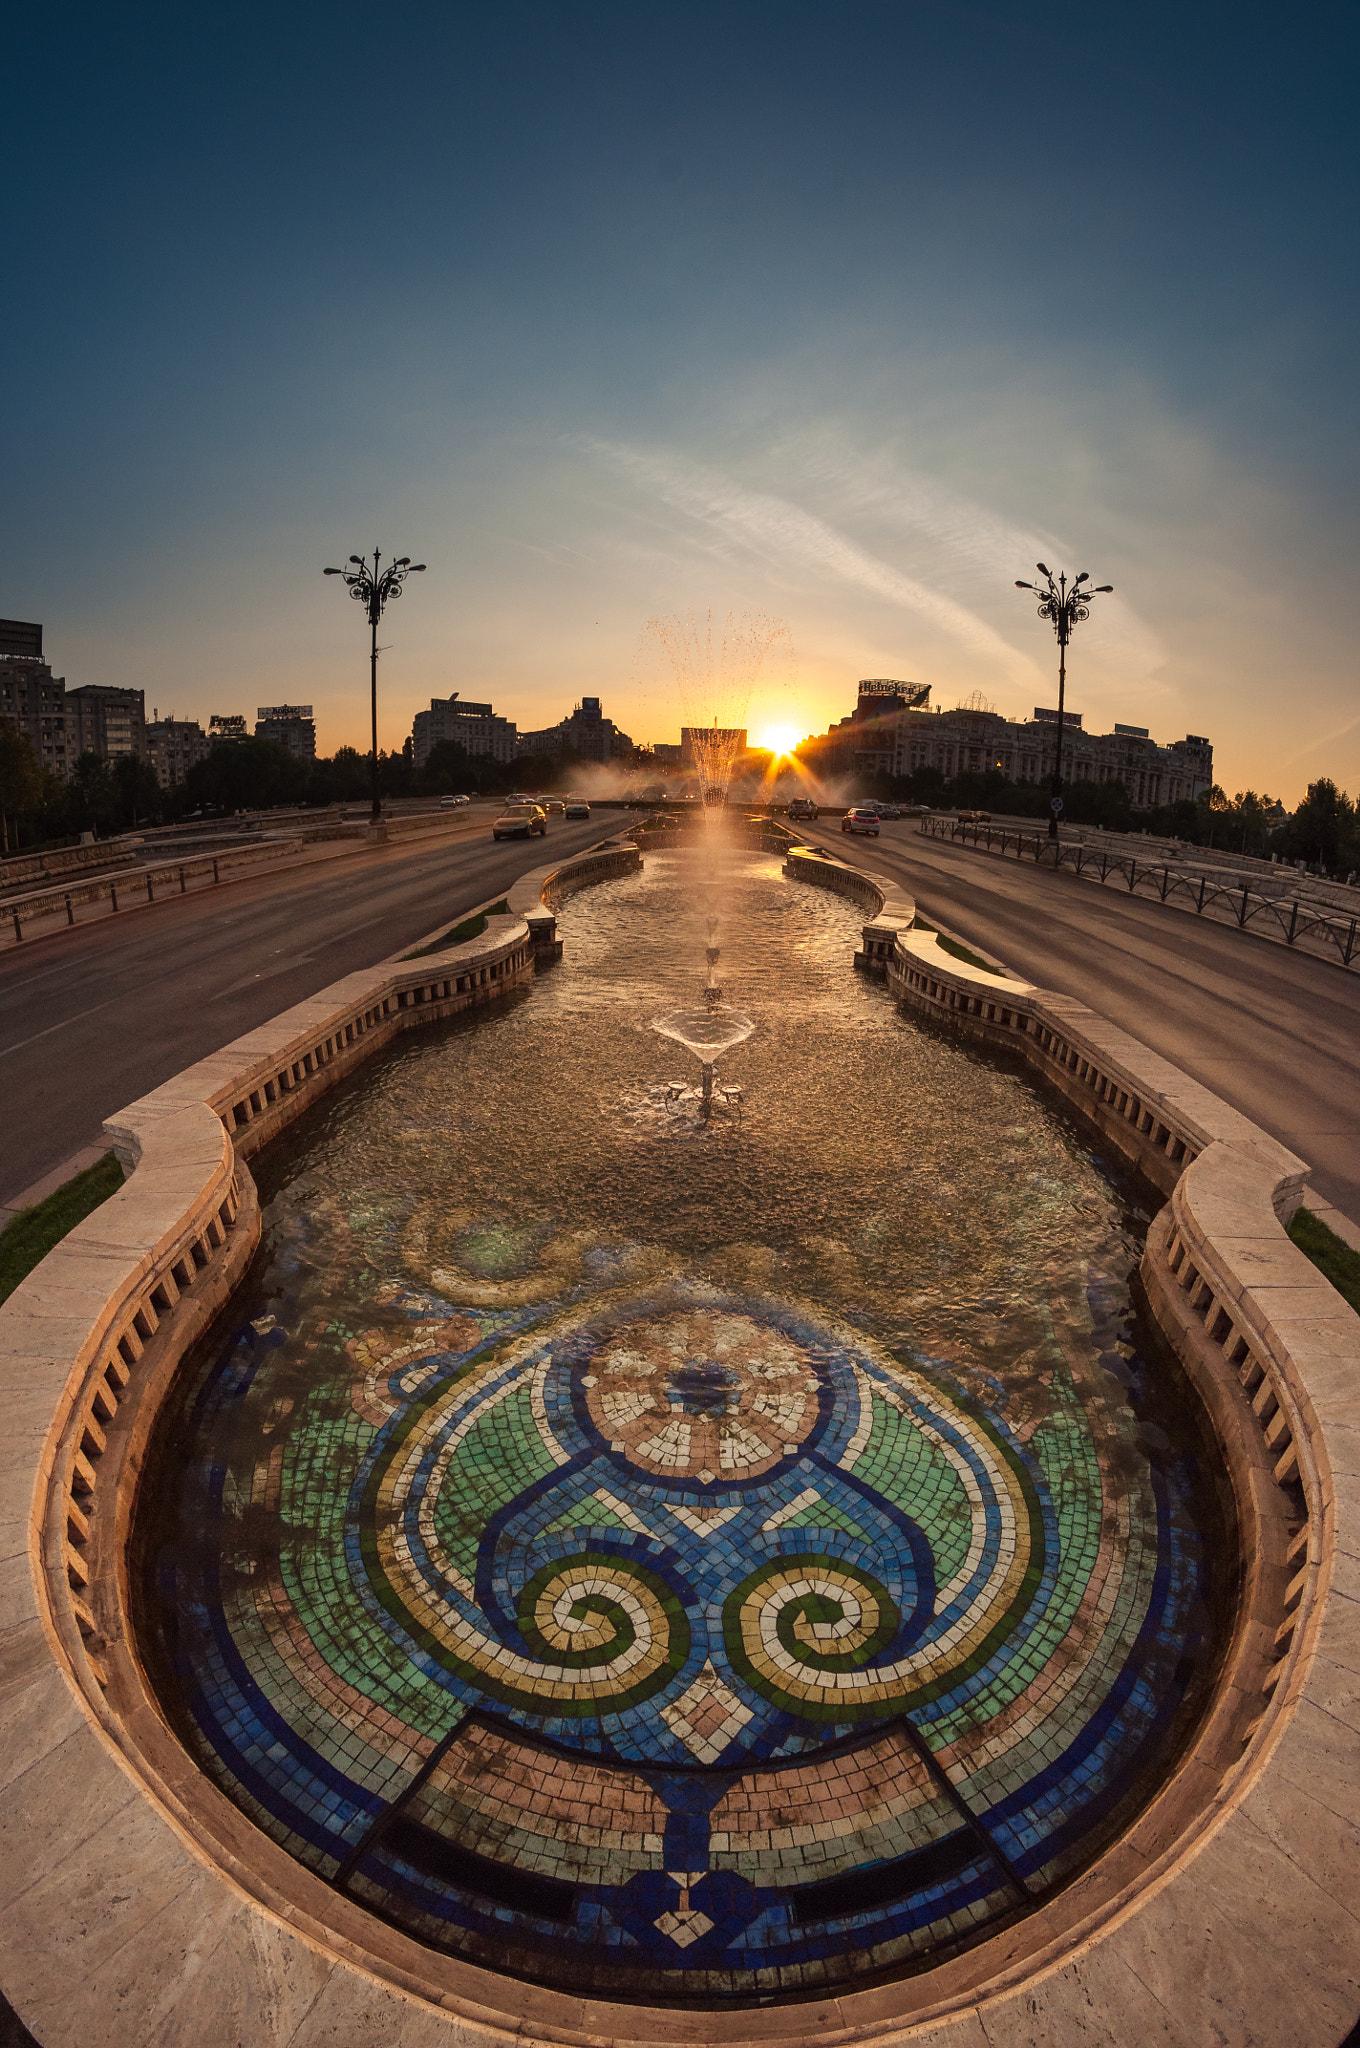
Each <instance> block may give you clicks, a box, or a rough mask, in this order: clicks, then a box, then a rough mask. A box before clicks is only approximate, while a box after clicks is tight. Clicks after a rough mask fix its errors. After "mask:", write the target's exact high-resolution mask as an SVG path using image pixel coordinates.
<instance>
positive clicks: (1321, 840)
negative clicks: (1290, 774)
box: [1285, 775, 1360, 874]
mask: <svg viewBox="0 0 1360 2048" xmlns="http://www.w3.org/2000/svg"><path fill="white" fill-rule="evenodd" d="M1285 845H1286V850H1287V851H1288V852H1290V853H1292V854H1293V855H1294V856H1295V857H1296V858H1297V857H1301V858H1302V859H1304V860H1306V861H1316V862H1317V863H1318V864H1319V866H1321V867H1325V868H1328V869H1330V870H1331V872H1332V873H1333V874H1341V873H1344V872H1345V871H1346V870H1347V869H1348V868H1353V867H1355V866H1356V864H1357V859H1360V854H1358V853H1357V833H1356V812H1355V805H1354V804H1353V803H1352V802H1351V799H1350V798H1349V797H1348V796H1347V795H1346V792H1345V790H1344V789H1338V788H1337V786H1336V784H1335V783H1334V782H1333V781H1332V779H1331V777H1330V776H1329V775H1324V776H1323V777H1322V778H1321V780H1320V781H1318V782H1310V783H1309V785H1308V794H1307V796H1305V798H1304V800H1303V802H1302V803H1301V804H1300V805H1299V807H1298V809H1297V810H1296V811H1295V813H1294V815H1293V817H1292V819H1291V820H1290V822H1289V827H1288V831H1287V834H1286V837H1285Z"/></svg>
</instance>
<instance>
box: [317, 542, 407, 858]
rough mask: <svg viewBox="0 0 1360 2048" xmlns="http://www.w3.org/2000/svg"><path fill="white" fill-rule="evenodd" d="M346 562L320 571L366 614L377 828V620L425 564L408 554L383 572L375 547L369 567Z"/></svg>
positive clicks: (358, 560)
mask: <svg viewBox="0 0 1360 2048" xmlns="http://www.w3.org/2000/svg"><path fill="white" fill-rule="evenodd" d="M349 559H350V563H351V565H352V566H351V567H349V568H346V569H323V570H322V572H321V573H322V575H323V576H343V577H344V579H345V582H346V583H347V585H348V586H349V594H350V596H351V597H352V598H354V599H355V601H356V602H357V603H359V604H361V605H362V606H363V607H364V609H365V611H366V612H367V613H368V623H369V626H370V627H371V629H372V647H371V652H370V657H369V659H370V676H371V689H372V708H373V760H372V766H373V823H374V824H375V825H376V824H377V822H378V820H379V818H380V817H381V816H382V804H381V802H380V800H379V797H378V621H379V619H380V618H381V617H382V615H383V609H384V607H385V606H386V605H387V604H388V603H389V601H390V600H391V599H393V598H397V597H400V596H401V587H402V585H403V583H405V581H406V579H407V577H408V576H422V575H423V574H424V573H425V564H424V563H423V562H413V561H412V560H411V557H410V556H409V555H399V556H398V557H397V559H396V561H395V562H389V563H388V565H387V567H386V568H385V569H384V568H382V566H381V565H382V556H381V555H380V554H379V553H378V550H377V549H376V548H374V550H373V562H372V566H371V567H370V565H369V563H368V562H367V561H366V560H365V559H364V557H363V556H362V555H351V556H350V558H349Z"/></svg>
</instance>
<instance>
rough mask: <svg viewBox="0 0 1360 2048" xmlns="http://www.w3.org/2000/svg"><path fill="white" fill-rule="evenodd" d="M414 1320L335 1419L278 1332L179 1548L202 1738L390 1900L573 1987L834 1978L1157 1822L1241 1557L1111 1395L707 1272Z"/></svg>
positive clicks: (239, 1392)
mask: <svg viewBox="0 0 1360 2048" xmlns="http://www.w3.org/2000/svg"><path fill="white" fill-rule="evenodd" d="M402 1312H403V1313H404V1314H405V1315H406V1316H407V1317H408V1318H409V1320H410V1331H409V1333H408V1334H407V1335H406V1336H404V1337H401V1338H400V1341H398V1339H397V1337H395V1336H393V1335H390V1334H389V1335H383V1334H381V1333H379V1332H376V1331H375V1332H372V1333H368V1334H363V1333H360V1334H357V1335H355V1336H352V1337H350V1338H348V1339H347V1340H345V1343H344V1351H343V1359H344V1375H343V1381H342V1385H343V1403H342V1405H340V1406H338V1407H337V1406H336V1405H335V1404H334V1403H332V1404H331V1405H330V1406H328V1404H327V1402H326V1401H324V1400H320V1399H317V1398H315V1397H313V1398H312V1399H311V1400H310V1401H304V1404H303V1412H302V1413H301V1414H299V1415H297V1416H296V1417H294V1416H293V1399H292V1397H291V1396H289V1395H288V1394H286V1393H285V1392H283V1387H284V1385H285V1382H286V1379H287V1358H288V1344H287V1340H286V1338H285V1337H284V1333H283V1332H281V1331H278V1330H268V1331H266V1332H263V1333H261V1332H260V1331H259V1330H257V1329H254V1328H251V1329H248V1330H246V1331H244V1332H242V1333H241V1336H240V1338H239V1339H238V1341H237V1343H236V1344H235V1345H234V1346H233V1347H232V1348H231V1349H230V1350H229V1351H228V1353H227V1354H226V1356H225V1357H224V1359H223V1360H222V1362H221V1364H220V1365H219V1367H218V1368H217V1369H216V1370H215V1372H213V1373H211V1374H209V1375H208V1377H207V1379H206V1380H205V1384H204V1388H203V1391H202V1394H201V1396H200V1404H199V1413H198V1415H197V1417H196V1418H195V1429H196V1433H197V1436H198V1438H199V1440H200V1441H204V1442H207V1443H213V1444H215V1446H216V1447H215V1449H214V1450H213V1453H212V1455H211V1456H209V1457H208V1458H207V1459H205V1462H204V1464H203V1465H202V1467H201V1468H200V1471H199V1480H198V1489H199V1490H198V1496H197V1499H196V1502H195V1503H194V1513H195V1515H196V1516H197V1518H198V1524H197V1525H198V1526H201V1529H202V1541H201V1545H200V1547H199V1548H198V1549H197V1550H196V1551H186V1550H184V1549H180V1550H179V1551H175V1550H174V1549H173V1548H170V1549H167V1550H166V1551H164V1552H163V1554H162V1558H161V1579H160V1587H161V1595H162V1598H163V1600H164V1602H165V1604H166V1607H167V1609H168V1610H171V1611H173V1613H174V1617H175V1626H176V1630H177V1635H176V1648H175V1660H176V1670H177V1674H178V1685H179V1691H180V1697H181V1700H182V1701H183V1702H184V1703H185V1705H184V1708H183V1710H182V1711H183V1713H184V1715H185V1717H186V1718H187V1721H188V1723H189V1724H190V1732H191V1739H192V1740H193V1741H194V1742H195V1744H196V1746H197V1748H198V1751H199V1753H200V1755H202V1756H203V1757H204V1759H205V1761H206V1762H207V1764H208V1767H209V1768H211V1769H212V1770H213V1771H214V1772H215V1774H216V1775H217V1776H218V1777H219V1779H220V1780H221V1781H222V1782H223V1783H224V1784H226V1785H227V1786H228V1788H229V1789H230V1790H231V1791H232V1793H233V1796H235V1797H236V1798H237V1799H238V1801H239V1802H240V1803H241V1804H242V1805H243V1806H244V1807H245V1809H246V1811H247V1812H249V1813H251V1814H252V1816H253V1817H254V1818H255V1819H256V1820H257V1821H258V1822H259V1823H260V1824H261V1825H262V1826H264V1827H266V1828H267V1829H268V1830H269V1832H270V1833H272V1834H273V1835H275V1837H276V1838H278V1839H280V1840H283V1841H284V1842H286V1843H287V1844H288V1846H289V1847H290V1848H292V1849H293V1851H294V1853H296V1854H298V1855H300V1856H301V1857H302V1858H303V1859H304V1860H305V1861H307V1862H309V1863H311V1864H312V1865H313V1866H314V1867H315V1868H316V1869H317V1870H319V1871H320V1872H322V1873H323V1874H324V1875H326V1876H328V1877H331V1878H332V1879H334V1880H335V1881H336V1882H339V1883H342V1884H343V1885H344V1886H345V1887H346V1888H347V1889H349V1890H350V1891H351V1892H352V1893H353V1894H354V1895H355V1896H357V1897H359V1898H361V1899H363V1900H365V1901H366V1902H368V1903H369V1904H371V1905H372V1906H374V1907H375V1909H377V1910H378V1911H380V1912H382V1913H384V1914H385V1915H387V1916H388V1917H389V1918H393V1919H395V1920H397V1921H398V1922H399V1924H401V1925H403V1926H405V1927H407V1928H408V1929H410V1930H411V1931H413V1932H415V1933H417V1934H418V1935H420V1936H421V1938H423V1939H425V1940H427V1941H430V1942H433V1943H435V1944H436V1945H439V1946H442V1947H446V1948H452V1949H454V1950H457V1951H459V1952H461V1953H464V1954H467V1955H469V1956H471V1957H476V1958H479V1959H481V1960H484V1961H488V1962H494V1963H495V1965H496V1966H497V1967H502V1968H503V1967H504V1966H505V1957H506V1945H507V1942H508V1943H509V1944H510V1947H511V1950H512V1951H513V1956H514V1961H515V1967H518V1968H520V1969H522V1970H523V1971H524V1972H525V1973H526V1974H529V1975H538V1976H544V1977H547V1978H548V1979H549V1980H550V1981H553V1982H556V1983H563V1984H577V1985H579V1986H582V1987H588V1988H596V1989H606V1990H607V1989H614V1990H620V1991H628V1990H630V1989H631V1990H647V1991H648V1992H649V1993H657V1992H662V1993H664V1992H667V1991H689V1990H702V1991H704V1992H705V1993H713V1994H714V1995H725V1994H729V1993H730V1992H732V1991H733V1990H738V1991H740V1990H741V1989H743V1988H747V1989H753V1988H757V1987H759V1986H760V1985H762V1984H766V1983H767V1982H769V1981H771V1978H770V1973H775V1975H774V1978H773V1981H775V1982H777V1983H778V1984H779V1985H780V1986H787V1987H789V1988H800V1987H807V1986H809V1985H815V1984H822V1983H826V1982H828V1981H834V1980H835V1979H836V1978H837V1977H843V1976H845V1975H847V1974H854V1973H855V1972H857V1971H861V1970H865V1969H878V1968H882V1967H885V1966H887V1965H889V1964H892V1963H900V1962H902V1961H909V1960H910V1959H911V1958H912V1957H914V1956H918V1955H920V1954H923V1953H926V1952H928V1951H929V1950H930V1949H931V1948H932V1947H934V1946H937V1945H938V1944H939V1943H940V1942H941V1940H945V1941H950V1940H957V1939H959V1938H961V1936H962V1935H963V1934H964V1933H966V1932H967V1931H968V1930H969V1929H971V1928H972V1927H974V1926H976V1925H979V1924H985V1923H986V1922H987V1921H988V1920H989V1919H992V1918H995V1917H996V1916H998V1915H1003V1914H1006V1913H1008V1912H1012V1911H1014V1910H1016V1909H1017V1907H1018V1906H1019V1905H1020V1904H1022V1903H1023V1902H1025V1901H1026V1900H1027V1899H1028V1898H1029V1897H1031V1896H1033V1895H1035V1894H1036V1893H1038V1892H1041V1891H1042V1890H1043V1888H1044V1887H1045V1886H1047V1885H1049V1884H1051V1883H1053V1882H1054V1881H1056V1880H1057V1879H1059V1878H1061V1877H1062V1876H1063V1875H1065V1874H1066V1873H1068V1872H1070V1871H1071V1870H1073V1869H1075V1868H1076V1867H1078V1866H1079V1864H1080V1863H1081V1861H1082V1860H1083V1859H1084V1858H1085V1857H1086V1856H1088V1855H1089V1854H1090V1853H1091V1850H1092V1847H1093V1846H1098V1844H1099V1843H1100V1842H1101V1841H1102V1840H1104V1839H1105V1837H1106V1835H1107V1833H1108V1831H1109V1828H1110V1827H1111V1826H1112V1825H1113V1824H1114V1821H1115V1820H1116V1819H1117V1817H1118V1815H1119V1814H1120V1813H1121V1812H1122V1811H1123V1810H1124V1807H1125V1806H1126V1804H1127V1802H1128V1801H1129V1800H1130V1799H1131V1798H1133V1797H1135V1796H1136V1793H1137V1788H1138V1786H1139V1785H1140V1784H1141V1783H1142V1782H1143V1780H1144V1774H1145V1773H1146V1771H1147V1770H1148V1769H1149V1768H1150V1767H1151V1766H1152V1765H1153V1764H1154V1763H1155V1760H1156V1758H1157V1756H1158V1755H1159V1754H1160V1753H1161V1747H1162V1746H1163V1745H1164V1742H1165V1737H1166V1733H1167V1730H1168V1728H1169V1727H1170V1725H1171V1723H1172V1721H1173V1719H1174V1716H1175V1713H1176V1709H1177V1705H1178V1702H1179V1700H1180V1698H1181V1696H1182V1693H1183V1690H1184V1685H1185V1666H1184V1658H1183V1651H1184V1645H1185V1642H1186V1640H1187V1635H1188V1633H1189V1628H1188V1621H1187V1617H1188V1615H1189V1613H1190V1610H1191V1608H1192V1606H1193V1604H1194V1603H1195V1601H1196V1600H1197V1598H1198V1595H1199V1591H1200V1565H1199V1561H1198V1553H1197V1548H1196V1540H1195V1537H1194V1533H1193V1530H1192V1528H1191V1525H1190V1523H1189V1520H1188V1517H1187V1514H1186V1511H1185V1507H1184V1503H1183V1501H1181V1500H1180V1499H1178V1498H1177V1496H1176V1492H1175V1488H1174V1486H1173V1485H1172V1484H1170V1483H1169V1480H1168V1476H1167V1474H1166V1472H1165V1471H1161V1470H1159V1469H1158V1468H1157V1467H1155V1466H1154V1465H1152V1464H1150V1463H1149V1462H1148V1461H1146V1460H1145V1459H1141V1458H1137V1457H1135V1456H1133V1455H1132V1454H1131V1444H1130V1441H1129V1439H1128V1436H1127V1428H1128V1424H1127V1418H1126V1416H1121V1414H1120V1413H1119V1412H1117V1411H1116V1410H1112V1409H1111V1408H1110V1406H1109V1403H1108V1393H1107V1391H1106V1390H1102V1391H1101V1394H1100V1398H1099V1399H1096V1398H1094V1394H1093V1387H1092V1386H1083V1385H1082V1384H1081V1382H1080V1380H1079V1377H1076V1376H1074V1373H1073V1371H1072V1370H1071V1369H1065V1370H1060V1371H1055V1372H1054V1373H1053V1374H1052V1375H1051V1379H1052V1385H1051V1389H1050V1390H1049V1391H1048V1392H1047V1393H1046V1398H1045V1406H1044V1411H1043V1412H1042V1414H1039V1415H1038V1416H1037V1419H1036V1416H1035V1415H1029V1416H1027V1417H1026V1419H1025V1421H1024V1423H1023V1426H1021V1427H1015V1426H1012V1424H1011V1423H1010V1422H1008V1420H1007V1418H1006V1416H1005V1414H1003V1413H1002V1412H1000V1411H999V1410H997V1411H993V1412H989V1411H985V1410H983V1409H981V1408H979V1407H978V1406H977V1405H976V1404H975V1403H974V1402H972V1401H970V1400H968V1399H966V1398H965V1397H964V1396H963V1394H962V1392H961V1391H960V1389H959V1388H958V1387H957V1386H956V1385H954V1384H952V1383H951V1381H950V1379H949V1378H948V1376H946V1375H942V1374H939V1373H933V1372H930V1371H927V1370H924V1369H922V1368H921V1367H919V1366H915V1365H913V1366H908V1365H905V1364H903V1363H902V1362H901V1361H899V1360H897V1359H894V1358H892V1357H890V1356H889V1355H887V1354H886V1353H884V1352H882V1351H881V1350H879V1349H878V1348H877V1347H876V1346H874V1345H873V1344H871V1343H870V1342H869V1341H868V1340H867V1339H865V1338H864V1337H863V1336H862V1335H860V1334H859V1333H856V1332H854V1331H852V1330H850V1329H848V1328H846V1327H842V1326H831V1325H829V1324H828V1323H827V1322H826V1321H825V1320H824V1319H823V1318H820V1317H819V1316H817V1315H816V1314H814V1313H812V1312H811V1311H809V1310H808V1309H806V1308H803V1307H800V1306H799V1305H797V1304H793V1303H788V1302H781V1301H778V1300H771V1299H763V1298H761V1299H756V1298H749V1297H732V1296H722V1295H719V1294H718V1293H717V1292H716V1291H715V1290H713V1289H711V1288H707V1289H700V1288H686V1287H685V1286H683V1285H681V1284H678V1283H671V1284H670V1285H669V1286H667V1287H666V1288H663V1289H660V1290H657V1291H655V1292H652V1293H650V1294H642V1295H638V1296H633V1297H629V1296H628V1295H627V1294H626V1293H625V1292H623V1291H620V1290H616V1291H614V1292H613V1293H611V1294H607V1295H606V1296H605V1297H604V1298H603V1299H598V1298H597V1299H596V1300H595V1301H594V1302H593V1303H592V1304H588V1305H585V1306H582V1307H578V1308H576V1309H573V1310H570V1311H565V1312H559V1313H558V1314H556V1315H555V1316H551V1317H549V1318H548V1319H546V1320H540V1321H538V1322H537V1323H531V1322H528V1321H527V1320H526V1318H525V1316H524V1315H523V1314H522V1313H520V1314H519V1315H518V1316H517V1314H516V1312H515V1310H514V1308H513V1305H512V1306H511V1307H509V1308H507V1307H505V1306H500V1307H498V1308H496V1309H484V1310H481V1311H474V1310H472V1309H470V1308H467V1307H466V1306H465V1307H464V1308H463V1310H461V1311H460V1312H459V1313H458V1314H456V1315H453V1316H450V1315H449V1313H448V1309H447V1306H446V1305H444V1304H441V1303H440V1302H439V1301H438V1300H437V1299H435V1298H432V1297H426V1296H421V1295H411V1296H408V1297H407V1298H406V1299H405V1301H404V1303H403V1304H402ZM517 1325H518V1326H517ZM302 1377H303V1378H305V1379H309V1380H311V1381H312V1382H314V1381H315V1377H316V1375H315V1356H314V1354H311V1355H310V1362H309V1363H308V1365H307V1369H306V1372H305V1373H304V1374H303V1375H302ZM228 1418H231V1419H232V1421H233V1425H234V1428H235V1430H236V1435H235V1436H234V1437H233V1438H232V1440H231V1442H229V1443H228V1444H226V1445H225V1446H224V1444H223V1443H222V1440H221V1435H220V1431H221V1429H222V1428H223V1427H225V1425H226V1422H227V1419H228ZM285 1419H287V1421H288V1427H287V1429H286V1432H285V1437H284V1440H282V1441H275V1440H274V1432H275V1430H276V1429H277V1428H278V1426H279V1425H280V1423H281V1422H283V1421H284V1420H285ZM1121 1429H1122V1430H1123V1431H1124V1434H1123V1435H1121ZM346 1475H348V1478H346Z"/></svg>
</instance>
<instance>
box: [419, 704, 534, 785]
mask: <svg viewBox="0 0 1360 2048" xmlns="http://www.w3.org/2000/svg"><path fill="white" fill-rule="evenodd" d="M517 739H518V735H517V733H516V730H515V726H514V722H513V720H511V719H509V718H501V717H499V716H498V715H497V713H496V712H495V711H493V710H492V708H491V706H490V705H489V704H467V703H464V702H463V701H462V699H461V698H460V697H459V695H458V692H457V691H456V690H455V691H454V693H453V695H452V696H451V697H431V699H430V708H429V710H428V711H417V713H416V715H415V720H414V722H413V724H412V727H411V758H412V760H413V762H414V764H415V767H416V770H417V772H419V771H420V770H421V769H422V768H423V767H424V766H425V764H426V762H427V761H428V760H429V758H430V754H431V752H432V750H433V749H434V748H435V747H437V746H438V745H439V743H440V741H441V740H453V741H454V742H455V744H456V745H458V746H460V747H462V749H463V750H464V752H465V753H467V754H470V755H471V756H473V758H474V759H476V760H479V761H501V762H509V761H513V760H514V758H515V751H516V745H517Z"/></svg>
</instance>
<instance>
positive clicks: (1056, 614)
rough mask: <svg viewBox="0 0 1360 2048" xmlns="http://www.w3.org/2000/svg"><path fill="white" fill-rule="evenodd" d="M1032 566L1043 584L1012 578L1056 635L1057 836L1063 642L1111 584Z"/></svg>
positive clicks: (1053, 820)
mask: <svg viewBox="0 0 1360 2048" xmlns="http://www.w3.org/2000/svg"><path fill="white" fill-rule="evenodd" d="M1034 566H1035V568H1036V569H1037V570H1038V571H1039V574H1040V575H1041V576H1043V577H1044V578H1046V581H1045V582H1044V583H1021V582H1020V581H1019V579H1018V578H1017V580H1016V585H1015V587H1016V589H1017V590H1032V591H1033V592H1034V594H1035V596H1036V597H1037V598H1038V600H1039V617H1040V618H1041V619H1047V620H1049V622H1050V623H1051V625H1052V627H1053V630H1054V632H1055V633H1056V634H1057V636H1058V748H1057V752H1056V754H1055V755H1054V760H1053V800H1052V803H1051V804H1050V805H1049V812H1048V836H1049V838H1050V839H1056V838H1057V836H1058V813H1059V811H1061V809H1062V756H1063V714H1064V710H1065V708H1066V703H1065V700H1066V696H1067V643H1068V641H1069V640H1070V639H1071V637H1072V628H1073V627H1074V626H1078V625H1080V624H1081V621H1082V620H1083V619H1089V618H1090V616H1091V605H1090V600H1091V599H1092V598H1093V597H1100V596H1103V595H1104V594H1105V592H1106V591H1110V590H1113V589H1114V585H1113V583H1097V584H1095V585H1094V586H1093V588H1091V589H1089V590H1084V589H1083V588H1082V585H1083V584H1088V583H1090V581H1091V576H1090V572H1089V570H1086V569H1083V570H1082V572H1081V574H1080V576H1077V577H1074V578H1073V580H1072V585H1071V588H1070V589H1069V588H1068V583H1067V572H1066V570H1063V571H1062V572H1061V573H1060V574H1059V576H1058V577H1057V579H1056V580H1055V579H1054V575H1053V571H1052V570H1051V569H1050V568H1049V566H1048V564H1047V563H1046V562H1036V563H1035V565H1034Z"/></svg>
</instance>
